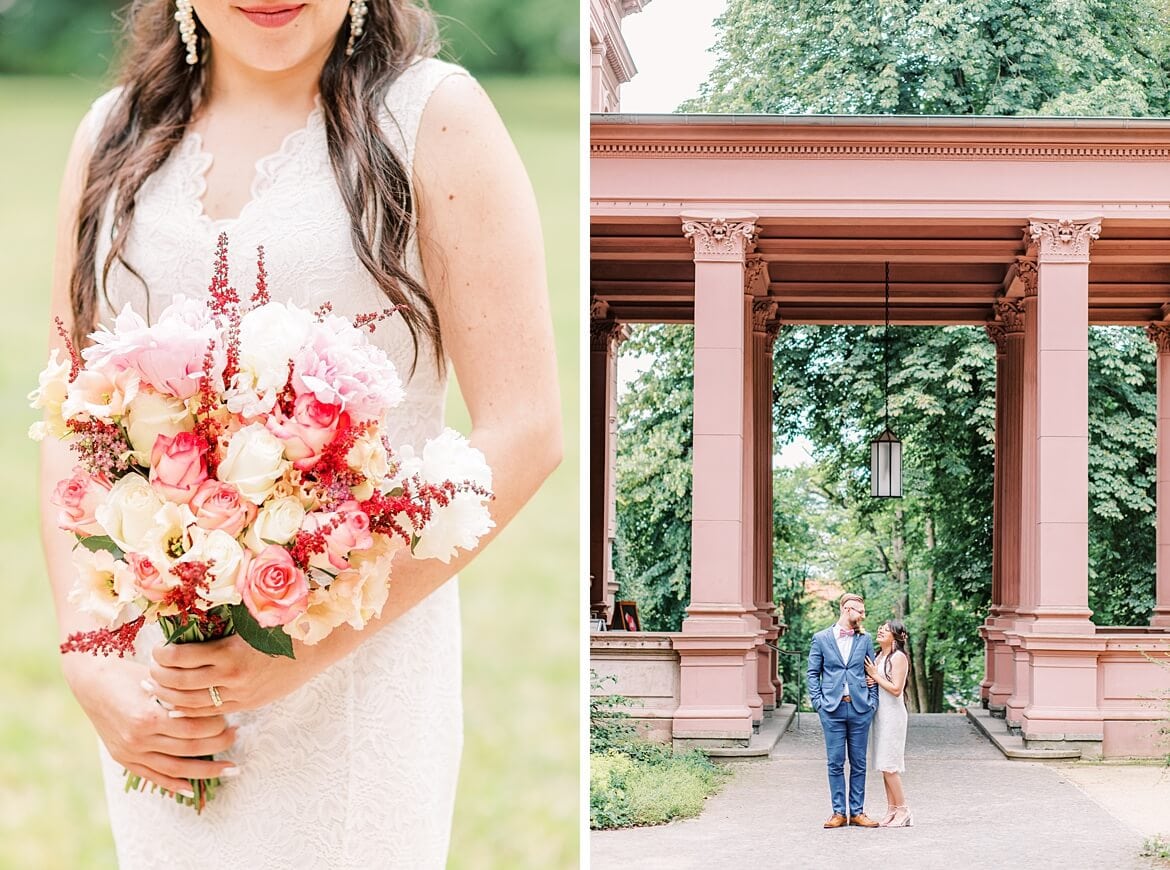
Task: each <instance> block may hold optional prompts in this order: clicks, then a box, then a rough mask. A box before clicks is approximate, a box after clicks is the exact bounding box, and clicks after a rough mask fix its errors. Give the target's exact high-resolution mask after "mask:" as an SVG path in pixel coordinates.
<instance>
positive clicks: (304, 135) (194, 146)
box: [186, 94, 324, 230]
mask: <svg viewBox="0 0 1170 870" xmlns="http://www.w3.org/2000/svg"><path fill="white" fill-rule="evenodd" d="M323 123H324V115H323V112H322V108H321V95H320V94H318V95H317V96H315V97H314V98H313V108H312V110H311V111H310V112H309V114H308V116H307V117H306V118H305V123H304V124H303V125H301V126H300V127H298V128H297V129H295V130H292V131H290V132H288V133H286V134H285V136H284V138H283V139H281V142H280V147H278V148H277V149H276V150H275V151H273V152H271V153H269V154H265V155H264V156H263V157H260V158H258V159H257V160H256V163H255V165H254V169H253V173H252V183H251V185H250V187H249V191H248V199H247V201H246V202H245V203H244V204H243V206H241V207H240V210H239V212H238V213H237V214H236V215H235V216H234V217H222V218H213V217H212V216H211V215H210V214H208V213H207V173H208V172H209V171H211V166H212V164H213V163H214V162H215V155H214V154H212V153H211V152H210V151H208V150H207V149H206V148H205V147H204V144H203V135H202V134H201V133H199V132H197V131H195V130H189V131H188V132H187V143H186V148H187V150H188V151H189V153H190V155H191V166H190V169H189V172H190V174H191V177H192V179H193V182H194V183H193V185H192V190H191V193H190V195H191V196H192V197H193V198H194V205H195V207H196V210H197V213H198V219H199V222H200V223H201V224H203V225H204V226H209V227H211V228H213V229H215V230H218V229H220V228H223V227H227V226H231V225H233V224H238V223H240V222H241V221H242V220H243V219H244V218H245V217H246V216H247V215H248V213H249V212H250V211H252V210H253V209H254V208H255V207H256V205H257V203H259V202H260V201H261V200H262V199H263V198H264V195H265V193H267V192H268V190H269V189H270V188H271V187H272V185H273V184H274V183H275V181H276V178H277V175H278V174H279V171H280V169H281V168H282V167H283V166H284V165H285V164H287V163H288V162H289V161H290V160H292V159H293V158H294V157H295V156H296V155H297V153H298V152H299V150H300V148H301V147H302V145H303V144H304V142H305V141H306V140H307V139H308V138H309V136H310V134H311V133H313V132H314V131H316V130H318V129H320V127H321V126H322V125H323Z"/></svg>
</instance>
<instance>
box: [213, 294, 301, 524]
mask: <svg viewBox="0 0 1170 870" xmlns="http://www.w3.org/2000/svg"><path fill="white" fill-rule="evenodd" d="M266 307H267V306H266ZM287 467H288V460H287V459H285V458H284V446H283V445H282V444H281V443H280V441H278V440H277V439H276V437H275V436H273V435H272V433H271V432H269V431H268V430H267V429H265V428H264V425H263V424H262V423H252V424H251V425H249V426H245V427H244V428H243V429H241V430H240V431H239V432H236V433H235V434H234V435H232V437H231V440H230V441H229V442H228V447H227V452H226V453H225V454H224V457H223V459H221V460H220V463H219V474H218V477H219V479H220V480H222V481H223V482H224V483H234V484H235V485H236V487H237V488H238V489H239V490H240V494H241V495H243V496H244V498H246V499H248V501H250V502H252V503H254V504H258V505H259V504H263V503H264V499H266V498H268V496H269V495H270V494H271V492H272V489H273V487H274V486H275V484H276V481H277V480H279V479H280V478H281V476H282V475H283V474H284V470H285V468H287Z"/></svg>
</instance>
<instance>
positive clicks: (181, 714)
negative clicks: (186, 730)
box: [167, 710, 187, 719]
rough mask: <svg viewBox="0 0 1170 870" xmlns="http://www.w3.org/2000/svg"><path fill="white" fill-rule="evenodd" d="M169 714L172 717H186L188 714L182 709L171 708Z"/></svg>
mask: <svg viewBox="0 0 1170 870" xmlns="http://www.w3.org/2000/svg"><path fill="white" fill-rule="evenodd" d="M167 715H168V716H170V717H171V718H172V719H186V718H187V714H186V713H184V712H183V711H182V710H171V711H169V712H168V713H167Z"/></svg>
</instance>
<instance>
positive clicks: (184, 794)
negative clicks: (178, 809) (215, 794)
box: [179, 789, 195, 798]
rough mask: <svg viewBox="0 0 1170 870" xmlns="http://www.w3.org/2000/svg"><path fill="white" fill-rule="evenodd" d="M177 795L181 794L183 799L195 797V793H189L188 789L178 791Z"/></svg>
mask: <svg viewBox="0 0 1170 870" xmlns="http://www.w3.org/2000/svg"><path fill="white" fill-rule="evenodd" d="M179 794H181V795H182V796H183V797H185V798H193V797H195V792H193V791H191V790H190V789H179Z"/></svg>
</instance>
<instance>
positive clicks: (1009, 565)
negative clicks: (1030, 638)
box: [985, 300, 1024, 716]
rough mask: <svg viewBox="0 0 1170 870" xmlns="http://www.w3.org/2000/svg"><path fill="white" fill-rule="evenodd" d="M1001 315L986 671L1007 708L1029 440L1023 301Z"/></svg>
mask: <svg viewBox="0 0 1170 870" xmlns="http://www.w3.org/2000/svg"><path fill="white" fill-rule="evenodd" d="M995 309H996V314H997V319H996V321H995V323H994V324H991V325H989V326H988V332H989V333H990V334H991V335H992V337H993V338H994V339H995V340H996V345H997V347H998V348H999V351H1000V353H999V357H998V360H997V366H996V388H995V397H996V444H995V454H996V463H995V465H996V468H995V474H996V486H995V497H996V507H995V541H996V555H997V557H998V561H997V567H996V570H995V580H994V581H993V590H994V591H993V600H992V607H991V617H990V618H989V619H988V625H987V630H986V634H985V637H986V639H987V641H988V653H989V656H990V659H989V661H988V666H987V673H988V676H989V677H990V678H991V680H990V684H989V686H988V690H987V692H988V693H987V706H988V709H989V710H991V712H992V713H994V714H995V715H999V716H1002V715H1004V714H1005V711H1006V707H1007V701H1008V698H1009V697H1011V695H1012V691H1013V689H1014V687H1015V663H1014V656H1013V653H1012V649H1011V647H1010V646H1009V645H1008V643H1007V636H1006V634H1005V631H1007V630H1009V629H1011V628H1013V627H1014V626H1015V617H1016V609H1017V607H1018V605H1019V600H1020V560H1021V535H1020V530H1021V525H1022V523H1023V515H1022V510H1023V491H1022V473H1021V472H1022V465H1023V441H1024V431H1023V423H1024V419H1023V418H1024V413H1023V400H1024V383H1023V382H1024V303H1023V302H1022V301H1021V300H1000V301H999V302H997V303H996V306H995Z"/></svg>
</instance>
